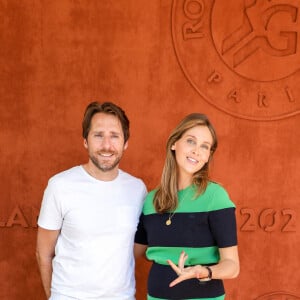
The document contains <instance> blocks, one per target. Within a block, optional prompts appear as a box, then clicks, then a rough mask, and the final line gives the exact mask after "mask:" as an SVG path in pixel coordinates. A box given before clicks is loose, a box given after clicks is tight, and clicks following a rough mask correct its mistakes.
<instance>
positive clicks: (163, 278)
mask: <svg viewBox="0 0 300 300" xmlns="http://www.w3.org/2000/svg"><path fill="white" fill-rule="evenodd" d="M154 194H155V190H153V191H151V192H150V193H149V194H148V195H147V197H146V199H145V203H144V207H143V211H142V215H141V217H140V222H139V225H138V230H137V233H136V236H135V242H136V243H139V244H145V245H148V249H147V252H146V255H147V258H148V259H149V260H152V261H153V265H152V267H151V269H150V272H149V276H148V298H147V299H149V300H182V299H193V300H195V299H197V300H211V299H214V300H221V299H224V297H225V296H224V294H225V292H224V287H223V282H222V280H211V281H208V282H205V283H201V284H200V283H199V281H198V280H197V279H191V280H186V281H184V282H182V283H179V284H178V285H176V286H174V287H172V288H170V287H169V283H170V282H171V281H173V280H174V279H175V278H176V277H177V275H176V273H175V272H174V271H173V269H172V268H171V267H170V266H169V265H168V264H167V259H171V260H172V261H173V262H175V263H177V261H178V258H179V255H180V253H181V252H182V251H183V250H184V251H185V252H186V253H187V255H188V259H187V261H186V266H193V265H198V264H201V265H208V266H209V265H214V264H216V263H218V261H219V250H218V249H219V248H224V247H231V246H234V245H236V244H237V234H236V219H235V205H234V204H233V202H232V201H231V200H230V199H229V197H228V194H227V192H226V191H225V190H224V188H223V187H221V186H220V185H219V184H217V183H214V182H210V183H209V184H208V186H207V188H206V191H205V192H204V193H203V194H201V195H200V196H198V197H195V195H196V190H195V186H189V187H187V188H186V189H184V190H180V191H179V192H178V201H179V204H178V207H177V209H176V211H175V214H174V215H173V217H172V220H171V221H172V223H171V225H169V226H167V225H166V221H167V219H168V218H169V215H170V214H169V213H164V214H158V213H156V211H155V209H154V206H153V197H154Z"/></svg>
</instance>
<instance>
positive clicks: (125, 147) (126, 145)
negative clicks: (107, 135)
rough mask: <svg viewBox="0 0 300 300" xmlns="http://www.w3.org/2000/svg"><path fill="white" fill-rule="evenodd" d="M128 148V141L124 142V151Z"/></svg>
mask: <svg viewBox="0 0 300 300" xmlns="http://www.w3.org/2000/svg"><path fill="white" fill-rule="evenodd" d="M127 148H128V141H126V143H125V144H124V150H126V149H127Z"/></svg>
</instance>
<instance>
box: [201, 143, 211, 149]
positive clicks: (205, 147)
mask: <svg viewBox="0 0 300 300" xmlns="http://www.w3.org/2000/svg"><path fill="white" fill-rule="evenodd" d="M201 148H202V149H204V150H210V147H209V146H208V145H206V144H202V145H201Z"/></svg>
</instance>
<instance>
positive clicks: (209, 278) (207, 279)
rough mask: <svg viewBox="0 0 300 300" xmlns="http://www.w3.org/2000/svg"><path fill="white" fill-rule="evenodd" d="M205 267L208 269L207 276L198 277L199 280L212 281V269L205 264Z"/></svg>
mask: <svg viewBox="0 0 300 300" xmlns="http://www.w3.org/2000/svg"><path fill="white" fill-rule="evenodd" d="M203 268H204V269H205V270H206V274H207V275H206V277H201V278H198V280H199V281H200V282H203V281H210V280H211V279H212V270H211V268H210V267H208V266H203Z"/></svg>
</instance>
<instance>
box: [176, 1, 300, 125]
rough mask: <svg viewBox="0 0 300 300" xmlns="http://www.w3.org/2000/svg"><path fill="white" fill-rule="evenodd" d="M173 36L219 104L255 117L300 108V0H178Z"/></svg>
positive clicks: (186, 64)
mask: <svg viewBox="0 0 300 300" xmlns="http://www.w3.org/2000/svg"><path fill="white" fill-rule="evenodd" d="M172 38H173V43H174V49H175V53H176V56H177V60H178V62H179V64H180V67H181V69H182V71H183V72H184V74H185V76H186V78H187V79H188V81H189V82H190V83H191V85H192V86H193V87H194V88H195V89H196V90H197V92H198V93H199V94H200V95H201V96H202V97H203V98H204V99H205V100H206V101H208V102H209V103H210V104H212V105H213V106H215V107H217V108H219V109H221V110H222V111H224V112H226V113H229V114H231V115H234V116H237V117H240V118H245V119H250V120H278V119H282V118H286V117H290V116H295V115H297V114H299V113H300V88H299V86H300V1H299V0H280V1H278V0H226V1H224V0H215V1H209V0H173V5H172Z"/></svg>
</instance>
